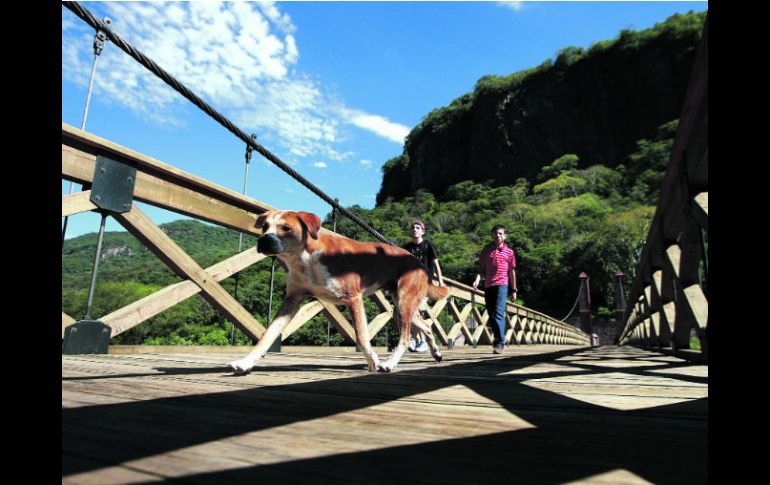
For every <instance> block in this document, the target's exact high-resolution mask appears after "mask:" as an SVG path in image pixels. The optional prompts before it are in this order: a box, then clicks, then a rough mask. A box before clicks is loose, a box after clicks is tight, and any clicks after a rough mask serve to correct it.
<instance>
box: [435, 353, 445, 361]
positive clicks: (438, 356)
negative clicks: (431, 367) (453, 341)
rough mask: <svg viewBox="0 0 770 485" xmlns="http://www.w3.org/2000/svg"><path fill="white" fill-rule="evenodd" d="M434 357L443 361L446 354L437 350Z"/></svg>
mask: <svg viewBox="0 0 770 485" xmlns="http://www.w3.org/2000/svg"><path fill="white" fill-rule="evenodd" d="M433 359H434V360H435V361H436V362H441V361H442V360H444V356H443V355H441V352H436V353H435V354H433Z"/></svg>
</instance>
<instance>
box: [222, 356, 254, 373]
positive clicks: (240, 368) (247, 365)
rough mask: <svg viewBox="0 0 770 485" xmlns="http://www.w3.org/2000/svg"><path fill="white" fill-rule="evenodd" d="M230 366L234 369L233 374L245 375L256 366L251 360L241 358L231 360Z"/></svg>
mask: <svg viewBox="0 0 770 485" xmlns="http://www.w3.org/2000/svg"><path fill="white" fill-rule="evenodd" d="M228 366H229V367H230V368H231V369H232V370H233V374H235V375H237V376H243V375H246V374H248V373H249V372H250V371H251V369H252V368H253V367H254V364H253V363H252V362H250V361H247V360H243V359H241V360H234V361H232V362H230V363H229V364H228Z"/></svg>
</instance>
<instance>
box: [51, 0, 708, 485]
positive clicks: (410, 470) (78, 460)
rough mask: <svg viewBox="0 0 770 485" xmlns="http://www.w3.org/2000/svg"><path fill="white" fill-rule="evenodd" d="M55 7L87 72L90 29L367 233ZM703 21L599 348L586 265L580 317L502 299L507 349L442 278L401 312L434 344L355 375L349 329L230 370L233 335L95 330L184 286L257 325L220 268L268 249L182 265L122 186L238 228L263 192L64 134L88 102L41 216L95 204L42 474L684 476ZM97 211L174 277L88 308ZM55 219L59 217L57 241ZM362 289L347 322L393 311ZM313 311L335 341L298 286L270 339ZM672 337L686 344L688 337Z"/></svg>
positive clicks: (689, 474)
mask: <svg viewBox="0 0 770 485" xmlns="http://www.w3.org/2000/svg"><path fill="white" fill-rule="evenodd" d="M63 5H64V6H65V7H66V8H68V9H70V10H71V11H72V12H73V13H75V14H76V15H77V16H78V17H80V18H81V19H82V20H83V21H84V22H86V23H87V24H89V25H90V26H91V27H93V28H94V29H95V31H96V37H95V55H94V64H93V69H92V82H93V76H94V73H95V71H96V60H97V59H98V56H99V53H98V52H97V45H98V50H99V51H101V49H102V48H104V42H107V41H109V42H111V43H112V44H114V45H115V46H117V47H118V48H120V49H121V50H123V51H124V52H126V54H127V55H129V56H131V57H133V58H134V59H135V60H136V61H137V62H140V63H141V64H142V65H143V66H145V67H146V68H147V69H149V70H151V71H152V72H153V73H155V74H156V75H157V76H159V77H160V78H161V79H162V80H163V81H165V82H166V83H167V84H169V85H170V86H171V87H172V88H174V89H175V90H177V91H178V92H179V93H180V94H182V95H183V96H185V97H186V98H187V99H189V100H190V101H191V102H192V103H193V104H195V105H196V106H198V107H199V108H200V109H202V110H203V111H205V112H206V113H208V114H209V115H210V116H212V117H213V118H214V119H215V120H217V122H219V123H220V124H222V126H223V127H225V128H226V129H227V130H229V131H231V132H232V133H233V134H234V135H235V136H237V137H238V138H240V139H241V140H242V141H243V142H244V143H245V144H246V146H247V153H248V155H247V157H248V158H247V164H246V176H248V160H249V159H250V155H251V151H252V150H255V151H257V152H258V153H259V154H261V155H262V156H263V157H265V158H266V159H267V160H269V161H271V162H273V163H274V164H276V165H277V166H279V167H280V168H282V169H283V170H285V171H286V172H287V173H289V174H290V175H292V176H294V177H295V178H296V179H297V180H298V181H299V182H300V183H302V184H303V185H305V186H306V187H307V188H308V189H309V190H311V191H313V192H314V193H316V194H317V195H318V196H319V197H321V198H322V199H323V200H325V201H326V202H327V203H329V204H330V206H331V207H332V208H333V209H334V210H335V211H336V212H339V213H340V214H342V215H344V216H347V217H350V218H351V219H352V220H353V221H354V222H356V223H357V224H359V225H360V226H362V227H364V228H365V229H366V230H368V231H369V232H370V234H372V235H373V236H374V237H376V238H378V239H380V240H383V241H385V242H388V241H387V240H386V239H385V238H384V237H383V236H382V235H381V234H379V233H378V232H377V231H376V230H374V229H373V228H370V227H368V226H367V225H366V224H365V223H364V222H363V221H361V220H360V219H358V218H357V217H356V216H355V215H354V214H352V213H350V212H349V211H347V210H346V209H345V208H344V207H342V206H340V205H339V203H338V202H337V201H336V200H335V199H333V198H332V197H330V196H328V195H327V194H325V193H323V192H322V191H321V190H320V189H318V188H317V187H315V186H314V185H313V184H312V183H311V182H310V181H308V180H307V179H305V178H303V177H302V176H301V175H300V174H298V173H296V172H295V171H294V170H293V169H291V167H288V166H287V165H286V164H284V163H283V162H282V161H281V160H280V159H279V158H278V157H276V156H275V155H273V154H272V153H271V152H270V151H269V150H268V149H266V148H265V147H263V146H262V145H260V144H259V143H257V141H256V137H254V136H250V135H247V134H246V133H245V132H244V131H243V130H241V129H240V128H238V127H237V126H235V125H234V124H232V123H231V122H230V121H229V120H227V119H226V118H225V117H224V116H222V115H221V114H220V113H218V112H217V111H216V110H215V109H214V108H212V107H211V106H209V105H208V104H206V103H205V102H204V101H203V100H201V99H200V98H199V97H198V96H197V95H195V94H194V93H193V92H192V91H190V90H189V89H188V88H186V87H185V86H183V85H182V84H181V83H179V82H178V81H177V80H176V79H174V78H173V76H171V75H170V74H168V73H167V72H166V71H164V70H163V69H162V68H161V67H160V66H157V65H156V64H155V63H154V62H153V61H152V60H150V59H148V58H147V57H146V56H144V55H143V54H142V53H141V52H139V51H137V50H136V49H134V48H133V47H132V46H130V44H128V43H127V42H126V41H125V40H123V39H122V38H121V37H120V36H118V35H117V34H116V33H115V32H114V31H113V30H112V29H111V27H110V24H109V22H107V21H104V20H99V19H97V18H95V17H94V16H93V15H92V14H91V13H90V12H89V11H88V10H86V9H85V8H83V7H82V6H80V5H78V4H77V3H74V2H65V3H64V4H63ZM707 29H708V25H707V24H706V27H705V28H704V33H703V39H702V42H701V45H700V47H699V50H698V54H697V58H696V63H695V66H694V68H693V73H692V76H691V81H690V85H689V88H688V91H687V94H686V97H685V103H684V106H683V109H682V114H681V118H680V124H679V129H678V132H677V136H676V140H675V143H674V147H673V150H672V153H671V156H670V161H669V166H668V169H667V172H666V177H665V180H664V185H663V188H662V192H661V194H662V195H661V201H660V203H659V205H658V208H657V211H656V213H655V216H654V219H653V222H652V224H651V229H650V232H649V235H648V237H647V242H646V245H645V247H644V249H643V251H642V254H641V258H640V262H639V265H638V266H637V268H635V275H636V279H635V281H633V283H632V285H631V287H630V292H629V293H628V296H626V294H625V291H624V290H623V288H622V284H619V289H618V294H619V300H618V301H622V302H623V304H622V305H619V307H618V308H617V311H618V313H619V317H620V318H619V321H621V322H622V328H621V329H620V331H619V332H618V338H617V342H602V343H603V344H605V345H601V346H597V345H595V344H596V342H595V340H593V339H592V329H591V321H590V301H589V299H588V298H589V294H590V293H589V292H588V291H587V278H585V279H583V278H581V281H583V284H581V288H584V289H583V290H581V292H580V297H579V299H578V300H579V301H580V314H581V319H582V320H581V324H580V325H579V326H573V325H570V324H567V323H565V322H563V321H562V320H557V319H555V318H553V317H551V316H548V315H545V314H543V313H541V312H538V311H536V310H534V309H531V308H527V307H524V306H520V305H516V304H514V303H508V304H507V307H506V321H507V327H506V328H507V331H506V339H507V341H508V342H509V343H510V345H511V349H512V351H511V352H509V353H507V354H504V355H494V354H492V353H491V350H490V349H491V343H492V334H491V331H490V330H489V328H487V326H486V321H487V319H488V318H489V317H488V312H487V311H486V309H484V307H483V293H481V292H479V291H477V290H474V289H473V288H472V287H469V286H467V285H464V284H462V283H461V282H458V281H454V280H451V279H449V278H444V279H445V281H446V283H447V286H448V287H449V289H450V296H449V297H448V298H446V299H443V300H440V301H437V302H433V303H432V305H428V304H425V306H424V307H423V308H422V310H424V312H423V313H422V315H423V318H420V319H419V323H418V325H420V326H425V327H429V328H430V329H432V331H433V333H434V335H436V337H437V340H438V341H439V343H440V344H441V345H442V346H444V347H445V348H446V353H445V355H446V358H445V360H444V361H443V362H441V363H435V362H433V361H432V360H431V358H430V356H428V355H422V354H409V355H406V356H405V357H404V359H403V360H402V364H401V366H400V367H399V370H398V372H396V373H393V374H369V373H367V372H366V371H365V364H364V362H363V359H362V358H361V356H360V354H357V352H356V349H355V347H354V346H353V345H351V346H347V347H283V348H281V347H280V345H278V346H277V347H276V348H274V350H275V352H272V353H271V354H270V355H269V356H268V358H267V359H265V360H264V361H261V362H260V364H259V365H258V366H257V367H256V368H255V369H254V370H253V371H252V373H251V374H249V375H247V376H240V377H235V376H233V375H232V373H230V372H229V371H228V370H227V368H226V365H227V363H228V362H229V361H231V360H233V359H234V358H237V357H239V356H242V355H243V354H244V353H245V352H246V351H247V350H248V348H247V347H221V348H212V347H199V348H192V347H185V348H180V347H169V348H166V347H149V346H146V347H127V346H120V345H109V341H110V339H111V338H114V337H115V336H117V335H120V334H121V333H123V332H125V331H127V330H129V329H131V328H133V327H135V326H137V325H141V324H142V323H143V322H145V321H146V320H148V319H150V318H152V317H153V316H155V315H158V314H159V313H161V312H163V311H165V310H167V309H168V308H171V307H172V306H174V305H176V304H178V303H180V302H181V301H184V300H185V299H187V298H190V297H192V296H194V295H196V294H198V295H200V296H202V297H203V298H204V299H205V300H206V301H208V302H209V303H210V304H211V305H212V306H213V307H214V308H216V309H217V310H218V311H220V312H221V313H222V315H224V316H225V317H226V318H227V319H228V320H229V321H231V322H233V323H234V325H236V326H237V327H238V328H239V329H241V330H242V331H243V332H244V333H245V334H246V335H248V336H249V337H250V338H252V339H253V340H254V341H256V340H258V339H259V338H260V337H261V336H262V335H263V333H264V332H265V328H266V326H267V325H268V324H269V322H260V321H259V320H258V319H257V318H255V317H254V316H253V315H251V314H250V313H249V312H248V311H247V310H246V309H245V308H243V307H242V306H241V305H240V303H239V302H238V301H237V300H235V298H233V297H232V296H231V295H230V294H229V293H228V292H227V291H226V290H225V289H224V288H223V287H222V286H221V285H220V282H221V281H222V280H224V279H226V278H228V277H230V276H233V275H236V274H237V273H238V272H240V271H243V270H244V269H245V268H248V267H251V266H253V265H260V264H266V263H267V261H263V260H265V259H268V260H269V258H266V257H265V256H264V255H261V254H259V253H257V252H256V249H255V248H248V249H245V250H239V252H238V254H236V255H235V256H233V257H231V258H229V259H226V260H224V261H221V262H219V263H217V264H214V265H213V266H210V267H207V268H203V267H201V266H199V265H198V264H197V263H196V262H195V261H194V260H193V259H192V258H191V257H190V256H189V255H188V254H186V253H185V252H184V250H182V249H181V248H180V247H179V246H178V245H177V244H176V243H175V242H174V241H173V240H172V239H171V238H170V237H169V236H168V235H167V234H165V233H164V232H163V231H162V230H161V229H160V228H159V227H158V226H157V225H155V224H154V223H153V221H152V220H150V218H149V217H147V215H146V214H144V213H143V212H142V211H141V210H140V209H139V208H138V207H137V206H136V205H135V204H134V202H135V201H140V202H143V203H146V204H150V205H153V206H157V207H161V208H164V209H167V210H171V211H174V212H177V213H179V214H182V215H185V216H189V217H193V218H196V219H200V220H203V221H207V222H209V223H213V224H217V225H219V226H222V227H226V228H229V229H233V230H235V231H238V232H239V233H241V234H246V235H253V236H259V235H260V230H259V229H258V228H256V227H255V221H256V218H257V216H258V215H259V214H261V213H263V212H264V211H266V210H271V209H273V207H271V206H269V205H267V204H266V203H264V202H261V201H259V200H256V199H254V198H251V197H248V196H247V195H246V194H245V187H246V185H245V182H244V189H243V192H242V193H238V192H236V191H234V190H231V189H229V188H226V187H222V186H219V185H217V184H214V183H212V182H210V181H207V180H204V179H201V178H199V177H196V176H193V175H191V174H189V173H186V172H184V171H182V170H180V169H178V168H176V167H174V166H171V165H169V164H166V163H163V162H162V161H159V160H156V159H153V158H151V157H150V156H148V155H145V154H142V153H138V152H136V151H133V150H131V149H130V148H127V147H123V146H120V145H118V144H116V143H114V142H112V141H110V140H106V139H103V138H100V137H97V136H95V135H93V134H91V133H89V132H87V131H85V123H86V116H87V108H86V113H85V114H84V118H83V124H82V125H81V127H80V128H76V127H73V126H70V125H67V124H65V123H62V178H63V179H65V180H69V181H71V182H72V183H73V184H75V183H77V184H80V185H82V190H80V191H79V192H74V191H72V190H71V192H72V193H70V194H68V195H65V196H63V197H62V217H64V218H65V221H66V218H68V217H72V216H76V215H77V214H79V213H82V212H86V211H95V212H98V213H100V214H102V227H101V230H100V234H99V240H98V243H97V249H96V258H95V264H94V272H93V275H92V278H91V291H89V305H88V307H89V309H88V310H87V311H86V316H85V318H83V319H81V320H78V319H76V318H75V317H76V316H75V315H67V314H65V313H63V312H62V349H63V351H62V482H63V483H134V482H150V481H161V480H171V481H174V480H177V481H184V482H189V483H220V482H223V481H227V482H232V481H234V482H243V483H254V482H255V481H257V480H261V481H266V480H267V481H268V482H269V481H278V480H281V481H286V480H288V481H289V482H293V481H299V480H301V481H307V482H312V483H315V482H321V483H325V482H332V481H334V482H340V481H356V482H358V481H364V480H366V481H367V482H370V483H371V482H376V483H391V482H394V481H397V480H399V481H400V480H403V479H408V480H409V481H412V482H415V483H420V482H426V483H457V482H461V481H474V482H477V481H482V480H492V481H500V480H503V479H505V480H507V479H519V480H521V481H523V482H527V483H567V482H570V483H571V482H575V483H578V482H579V483H650V482H652V483H703V482H705V481H706V480H707V470H706V467H707V458H706V446H707V441H706V424H707V409H708V408H707V403H708V340H707V328H708V326H707V324H708V286H707V278H708V263H707V262H708V258H707V247H708V246H707V236H708V30H707ZM89 99H90V92H89ZM87 102H88V101H87ZM106 217H113V218H114V219H115V220H117V221H118V222H119V223H120V224H121V225H123V226H124V227H125V228H126V229H127V230H128V231H129V232H130V233H131V234H133V235H134V236H135V237H136V238H137V239H138V240H139V241H141V242H142V243H143V244H144V245H145V246H146V247H147V248H148V249H149V250H150V251H152V252H153V253H154V254H155V255H156V256H157V257H158V258H159V259H160V260H161V261H163V262H164V263H165V264H167V265H168V266H169V267H170V268H172V269H173V270H174V272H175V273H176V274H178V275H179V276H180V277H181V278H182V280H183V281H181V282H180V283H177V284H174V285H171V286H169V287H167V288H164V289H162V290H160V291H158V292H156V293H153V294H152V295H149V296H147V297H146V298H143V299H141V300H139V301H137V302H134V303H132V304H129V305H127V306H125V307H123V308H121V309H118V310H116V311H114V312H112V313H110V314H108V315H103V316H100V317H99V318H98V319H92V318H91V316H90V302H91V299H92V296H93V287H94V285H95V284H96V280H97V275H98V260H99V258H98V256H99V253H100V250H101V241H102V236H103V231H104V220H105V218H106ZM322 230H323V231H328V229H322ZM65 232H66V222H65V225H64V229H63V234H62V239H64V235H65ZM241 249H242V248H241ZM618 281H619V282H620V281H621V280H620V279H618ZM371 299H372V300H373V302H374V303H375V304H376V306H377V307H378V308H379V311H380V313H379V314H378V315H376V316H375V317H374V318H372V319H371V321H370V322H369V323H368V327H369V333H370V335H371V336H374V335H376V334H378V333H379V332H381V331H383V329H384V328H386V327H387V326H388V325H389V324H390V322H391V321H392V320H393V318H394V315H393V313H394V306H393V303H392V301H390V300H389V298H388V297H387V296H386V295H385V294H383V293H382V292H377V293H375V294H374V295H372V297H371ZM625 302H628V306H627V307H626V305H625ZM318 314H323V315H324V316H325V317H326V318H327V319H328V321H329V322H330V324H331V325H333V326H334V327H335V328H336V329H337V330H338V331H339V333H340V334H341V335H342V336H343V337H344V338H345V339H346V340H347V341H348V342H350V343H353V342H355V338H354V331H353V327H352V325H351V323H350V322H349V321H348V319H347V318H346V317H345V315H344V314H343V313H342V312H341V311H340V308H338V307H336V306H335V305H333V304H329V303H327V302H324V301H322V300H315V299H313V300H309V301H307V302H306V303H305V305H304V306H302V307H301V309H300V311H299V313H298V314H297V315H296V316H295V317H294V319H293V320H292V321H291V322H290V323H289V324H288V325H287V326H286V328H285V329H284V331H283V333H282V334H281V337H280V339H279V340H280V341H283V340H285V339H286V338H288V337H289V336H290V335H291V334H293V333H294V332H296V331H297V330H298V329H299V328H301V327H302V325H303V324H305V323H306V322H308V321H309V320H310V319H311V318H313V317H314V316H316V315H318ZM442 322H444V324H443V325H442ZM446 322H450V324H449V325H448V326H447V325H446ZM692 335H695V337H696V338H697V340H698V341H699V342H700V349H698V350H695V349H691V348H690V339H691V336H692ZM459 341H464V342H465V343H467V344H470V345H455V344H456V343H457V342H459ZM277 343H280V342H277ZM614 344H617V345H614ZM377 352H378V353H380V354H381V355H383V354H385V353H387V349H377Z"/></svg>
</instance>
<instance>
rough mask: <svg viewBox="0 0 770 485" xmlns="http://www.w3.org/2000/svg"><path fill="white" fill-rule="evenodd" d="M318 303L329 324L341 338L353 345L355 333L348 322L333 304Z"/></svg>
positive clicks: (321, 301)
mask: <svg viewBox="0 0 770 485" xmlns="http://www.w3.org/2000/svg"><path fill="white" fill-rule="evenodd" d="M318 301H319V302H320V303H321V305H323V307H324V309H323V312H324V315H326V317H327V318H329V322H330V323H331V324H332V325H334V327H335V328H336V329H337V330H339V332H340V333H341V334H342V336H343V337H345V338H346V339H347V340H348V341H349V342H351V343H355V342H356V331H355V330H354V329H353V326H352V325H351V324H350V322H348V321H347V319H345V315H343V314H342V312H341V311H339V310H338V309H337V307H336V306H335V305H334V304H332V303H329V302H326V301H324V300H318Z"/></svg>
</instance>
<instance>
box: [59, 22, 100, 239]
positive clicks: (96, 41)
mask: <svg viewBox="0 0 770 485" xmlns="http://www.w3.org/2000/svg"><path fill="white" fill-rule="evenodd" d="M103 22H104V24H105V25H110V24H112V20H110V18H109V17H104V20H103ZM106 39H107V34H105V33H104V31H103V30H100V29H97V30H96V34H94V62H93V64H92V65H91V76H90V78H89V81H88V93H87V94H86V106H85V108H84V109H83V121H81V122H80V129H81V130H83V131H85V129H86V120H87V119H88V108H89V107H90V106H91V93H92V92H93V89H94V79H96V63H97V62H98V61H99V56H100V55H101V54H102V49H104V41H105V40H106ZM74 191H75V182H72V181H70V189H69V193H70V194H71V193H72V192H74ZM68 224H69V216H66V217H65V218H64V224H63V225H62V230H61V243H62V246H63V245H64V238H65V236H66V235H67V225H68Z"/></svg>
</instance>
